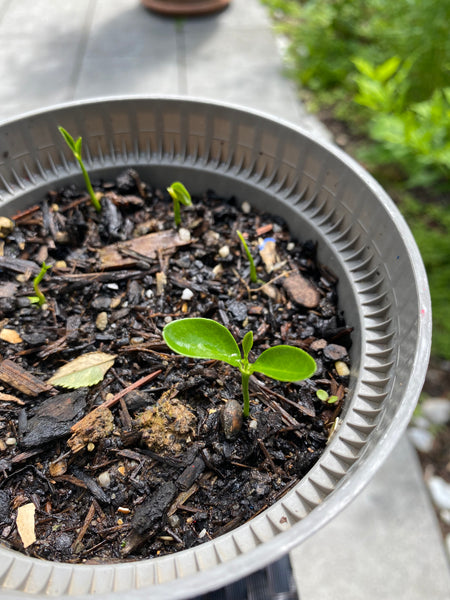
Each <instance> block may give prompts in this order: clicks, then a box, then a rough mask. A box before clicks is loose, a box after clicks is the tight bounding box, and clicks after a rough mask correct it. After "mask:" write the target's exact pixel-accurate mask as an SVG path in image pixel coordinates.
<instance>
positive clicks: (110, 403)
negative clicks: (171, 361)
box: [96, 369, 162, 408]
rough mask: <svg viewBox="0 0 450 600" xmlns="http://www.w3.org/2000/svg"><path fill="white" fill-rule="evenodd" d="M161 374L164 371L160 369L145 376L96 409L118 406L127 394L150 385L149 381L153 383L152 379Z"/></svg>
mask: <svg viewBox="0 0 450 600" xmlns="http://www.w3.org/2000/svg"><path fill="white" fill-rule="evenodd" d="M161 372H162V370H161V369H158V370H157V371H154V372H153V373H150V374H149V375H145V377H141V379H138V380H137V381H135V382H134V383H132V384H131V385H129V386H128V387H126V388H125V389H123V390H121V391H120V392H118V393H117V394H116V395H115V396H113V397H112V398H110V399H109V400H105V402H103V403H102V404H100V405H99V406H97V407H96V408H110V407H111V406H114V404H117V402H119V400H120V399H121V398H123V397H124V396H126V395H127V394H129V393H130V392H132V391H133V390H136V389H137V388H140V387H142V386H143V385H145V384H146V383H148V382H149V381H151V380H152V379H154V378H155V377H157V376H158V375H159V374H160V373H161Z"/></svg>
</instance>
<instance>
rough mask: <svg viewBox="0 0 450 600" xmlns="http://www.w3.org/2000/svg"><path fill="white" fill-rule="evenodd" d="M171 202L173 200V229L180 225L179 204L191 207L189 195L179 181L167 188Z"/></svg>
mask: <svg viewBox="0 0 450 600" xmlns="http://www.w3.org/2000/svg"><path fill="white" fill-rule="evenodd" d="M167 191H168V192H169V194H170V196H171V198H172V200H173V217H174V220H175V227H179V226H180V225H181V214H180V204H183V205H184V206H191V204H192V200H191V195H190V193H189V192H188V191H187V189H186V188H185V187H184V185H183V184H182V183H180V182H179V181H174V182H173V183H172V185H171V186H169V187H168V188H167Z"/></svg>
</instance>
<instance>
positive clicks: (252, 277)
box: [236, 231, 258, 283]
mask: <svg viewBox="0 0 450 600" xmlns="http://www.w3.org/2000/svg"><path fill="white" fill-rule="evenodd" d="M236 233H237V234H238V237H239V239H240V240H241V242H242V245H243V246H244V250H245V254H246V255H247V259H248V262H249V264H250V281H251V282H252V283H258V275H257V273H256V267H255V261H254V260H253V256H252V255H251V254H250V250H249V248H248V246H247V242H246V241H245V239H244V236H243V235H242V233H241V232H240V231H236Z"/></svg>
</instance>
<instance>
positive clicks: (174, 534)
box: [165, 527, 184, 546]
mask: <svg viewBox="0 0 450 600" xmlns="http://www.w3.org/2000/svg"><path fill="white" fill-rule="evenodd" d="M165 531H166V532H167V533H168V534H169V535H170V536H171V537H173V539H174V540H175V541H176V542H178V543H179V544H182V545H183V546H184V542H183V540H182V539H181V538H180V536H179V535H177V534H176V533H175V532H174V531H172V530H171V529H169V528H168V527H166V529H165Z"/></svg>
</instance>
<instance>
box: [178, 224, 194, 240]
mask: <svg viewBox="0 0 450 600" xmlns="http://www.w3.org/2000/svg"><path fill="white" fill-rule="evenodd" d="M178 235H179V237H180V240H182V241H183V242H190V241H191V232H190V231H189V229H185V228H184V227H180V229H179V230H178Z"/></svg>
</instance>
